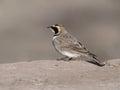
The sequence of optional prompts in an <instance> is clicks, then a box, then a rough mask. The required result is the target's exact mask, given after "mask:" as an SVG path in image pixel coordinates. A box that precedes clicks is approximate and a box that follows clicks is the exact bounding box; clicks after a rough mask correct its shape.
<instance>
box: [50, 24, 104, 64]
mask: <svg viewBox="0 0 120 90" xmlns="http://www.w3.org/2000/svg"><path fill="white" fill-rule="evenodd" d="M48 28H50V29H51V30H52V32H53V33H54V35H53V38H52V44H53V46H54V48H55V50H56V51H57V52H58V53H60V54H62V55H64V56H65V57H63V58H60V59H58V60H65V61H70V60H72V59H74V58H78V57H80V56H86V57H89V58H90V59H92V61H88V62H90V63H93V64H96V65H98V66H104V65H105V64H106V63H105V62H101V60H99V59H98V57H97V56H96V55H95V54H93V53H91V52H90V51H89V50H88V49H87V48H86V47H85V46H84V45H83V44H82V43H81V42H80V41H79V40H78V39H77V38H76V37H74V36H73V35H71V34H70V33H69V32H68V31H67V30H66V28H65V27H64V26H63V25H60V24H54V25H51V26H48Z"/></svg>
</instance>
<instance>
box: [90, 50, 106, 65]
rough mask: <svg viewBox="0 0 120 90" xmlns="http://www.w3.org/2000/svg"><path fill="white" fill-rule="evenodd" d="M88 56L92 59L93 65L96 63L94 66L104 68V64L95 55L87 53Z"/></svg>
mask: <svg viewBox="0 0 120 90" xmlns="http://www.w3.org/2000/svg"><path fill="white" fill-rule="evenodd" d="M88 55H89V56H90V57H91V58H93V59H94V62H93V63H96V64H97V65H99V66H104V65H105V63H102V62H101V61H100V60H99V59H98V57H97V56H96V55H95V54H93V53H91V52H88Z"/></svg>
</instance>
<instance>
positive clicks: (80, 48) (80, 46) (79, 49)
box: [69, 42, 89, 53]
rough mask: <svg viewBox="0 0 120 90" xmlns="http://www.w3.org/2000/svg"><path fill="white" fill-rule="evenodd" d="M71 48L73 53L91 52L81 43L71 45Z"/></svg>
mask: <svg viewBox="0 0 120 90" xmlns="http://www.w3.org/2000/svg"><path fill="white" fill-rule="evenodd" d="M69 48H70V49H71V50H73V51H76V52H80V53H88V52H89V51H88V50H87V49H86V48H85V46H84V45H83V44H82V43H80V42H74V43H71V44H69Z"/></svg>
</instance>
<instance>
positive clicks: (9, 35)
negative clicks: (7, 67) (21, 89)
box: [0, 0, 120, 63]
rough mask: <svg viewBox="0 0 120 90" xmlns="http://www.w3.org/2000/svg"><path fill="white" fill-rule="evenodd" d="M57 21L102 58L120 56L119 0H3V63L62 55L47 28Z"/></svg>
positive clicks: (0, 20) (0, 23) (0, 11)
mask: <svg viewBox="0 0 120 90" xmlns="http://www.w3.org/2000/svg"><path fill="white" fill-rule="evenodd" d="M56 23H58V24H62V25H64V26H65V27H66V29H67V30H68V31H69V32H70V33H71V34H73V35H74V36H76V37H77V38H78V39H79V40H80V41H81V42H82V43H83V44H84V45H85V46H86V47H87V48H88V49H89V50H90V51H91V52H93V53H95V54H96V55H98V56H99V58H101V59H103V60H108V59H117V58H120V1H119V0H0V63H11V62H20V61H29V60H41V59H43V60H47V59H50V60H52V59H56V58H59V57H61V55H60V54H58V53H57V52H56V51H55V50H54V48H53V46H52V43H51V40H52V36H53V33H52V32H51V30H49V29H47V28H46V27H47V26H49V25H52V24H56Z"/></svg>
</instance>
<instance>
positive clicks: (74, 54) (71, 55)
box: [61, 51, 80, 57]
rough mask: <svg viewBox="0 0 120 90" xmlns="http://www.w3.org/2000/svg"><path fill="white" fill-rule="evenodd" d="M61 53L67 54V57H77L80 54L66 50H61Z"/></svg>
mask: <svg viewBox="0 0 120 90" xmlns="http://www.w3.org/2000/svg"><path fill="white" fill-rule="evenodd" d="M61 53H62V54H63V55H65V56H68V57H79V56H80V54H77V53H71V52H67V51H62V52H61Z"/></svg>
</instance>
